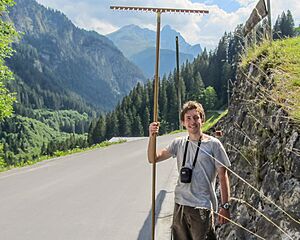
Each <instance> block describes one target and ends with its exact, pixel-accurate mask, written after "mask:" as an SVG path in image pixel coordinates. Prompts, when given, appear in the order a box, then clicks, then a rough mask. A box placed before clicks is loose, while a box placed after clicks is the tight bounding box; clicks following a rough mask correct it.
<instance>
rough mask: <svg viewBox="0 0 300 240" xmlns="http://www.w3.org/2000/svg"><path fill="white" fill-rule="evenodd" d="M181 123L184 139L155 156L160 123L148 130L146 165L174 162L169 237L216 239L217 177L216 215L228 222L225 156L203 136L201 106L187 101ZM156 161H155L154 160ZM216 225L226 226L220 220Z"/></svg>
mask: <svg viewBox="0 0 300 240" xmlns="http://www.w3.org/2000/svg"><path fill="white" fill-rule="evenodd" d="M181 121H182V124H183V126H184V127H185V128H186V130H187V132H188V136H187V137H182V138H176V139H174V140H173V141H172V142H171V144H170V145H168V146H167V147H166V148H164V149H162V150H160V151H158V152H157V153H156V157H155V154H154V148H153V146H154V144H153V140H154V137H153V136H154V135H155V134H157V133H158V130H159V123H157V122H153V123H151V124H150V126H149V145H148V161H149V162H150V163H153V162H154V161H156V162H160V161H163V160H166V159H168V158H170V157H176V158H177V167H178V171H179V178H178V181H177V185H176V187H175V209H174V213H173V224H172V234H173V239H174V240H204V239H211V240H212V239H216V236H215V233H214V226H213V212H212V211H217V209H218V206H217V198H216V192H215V183H216V176H217V175H218V178H219V181H220V186H221V187H220V189H221V205H220V208H219V214H220V215H222V216H224V217H226V218H230V213H229V207H230V205H229V198H230V189H229V179H228V175H227V169H226V168H225V167H224V166H226V167H228V166H230V161H229V159H228V156H227V154H226V152H225V150H224V147H223V146H222V144H221V142H220V141H219V140H218V139H217V138H214V137H212V136H209V135H207V134H203V133H202V130H201V127H202V124H203V123H204V121H205V114H204V110H203V107H202V105H201V104H200V103H198V102H195V101H189V102H187V103H185V104H184V105H183V109H182V111H181ZM154 158H155V159H154ZM218 220H219V223H220V224H224V223H226V222H227V220H226V219H225V218H222V217H220V216H219V219H218Z"/></svg>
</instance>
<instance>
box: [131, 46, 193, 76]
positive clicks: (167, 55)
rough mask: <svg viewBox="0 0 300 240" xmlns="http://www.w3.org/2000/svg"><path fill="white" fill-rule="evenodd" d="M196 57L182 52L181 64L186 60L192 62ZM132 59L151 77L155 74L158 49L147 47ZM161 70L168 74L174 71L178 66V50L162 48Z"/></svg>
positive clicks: (161, 73)
mask: <svg viewBox="0 0 300 240" xmlns="http://www.w3.org/2000/svg"><path fill="white" fill-rule="evenodd" d="M193 59H194V57H193V55H191V54H185V53H180V55H179V64H180V65H181V64H183V63H184V62H185V61H186V60H189V61H190V62H191V61H193ZM131 60H132V61H133V62H134V63H135V64H136V65H137V66H138V67H140V68H141V69H143V71H144V74H145V75H146V76H147V77H149V78H151V77H153V76H154V67H155V61H156V50H155V48H154V47H152V48H147V49H145V50H143V51H141V52H139V53H137V54H135V55H133V56H131ZM159 62H160V64H159V71H160V75H161V76H162V75H163V74H168V73H170V72H173V70H174V68H175V67H176V52H175V51H172V50H168V49H161V50H160V59H159Z"/></svg>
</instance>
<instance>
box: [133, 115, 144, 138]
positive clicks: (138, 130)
mask: <svg viewBox="0 0 300 240" xmlns="http://www.w3.org/2000/svg"><path fill="white" fill-rule="evenodd" d="M132 135H133V136H134V137H140V136H143V135H144V130H143V126H142V123H141V118H140V116H136V117H135V118H134V121H133V125H132Z"/></svg>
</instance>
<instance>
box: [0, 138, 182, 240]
mask: <svg viewBox="0 0 300 240" xmlns="http://www.w3.org/2000/svg"><path fill="white" fill-rule="evenodd" d="M174 137H176V135H171V136H162V137H158V140H157V148H160V147H161V146H166V145H167V143H168V142H170V140H171V139H173V138H174ZM147 144H148V140H147V139H142V140H136V141H132V142H127V143H123V144H118V145H113V146H109V147H107V148H103V149H97V150H92V151H89V152H85V153H79V154H74V155H70V156H65V157H60V158H56V159H52V160H47V161H44V162H41V163H38V164H36V165H34V166H30V167H25V168H21V169H13V170H10V171H8V172H5V173H0V239H1V240H68V239H70V240H77V239H78V240H94V239H97V240H99V239H101V240H102V239H103V240H115V239H118V240H119V239H124V240H129V239H138V240H148V239H151V182H152V180H151V176H152V173H151V172H152V165H151V164H149V163H148V161H147V156H146V147H147ZM175 181H176V166H175V160H174V159H170V160H168V161H165V162H162V163H159V164H157V186H156V194H157V197H156V199H157V200H156V213H157V219H156V239H159V240H164V239H170V224H171V220H172V217H171V215H172V210H173V190H174V184H175Z"/></svg>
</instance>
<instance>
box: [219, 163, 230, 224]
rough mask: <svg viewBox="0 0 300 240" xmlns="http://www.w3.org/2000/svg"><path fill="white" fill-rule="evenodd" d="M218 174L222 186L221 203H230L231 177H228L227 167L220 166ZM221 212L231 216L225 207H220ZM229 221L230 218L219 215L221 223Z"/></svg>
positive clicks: (225, 215)
mask: <svg viewBox="0 0 300 240" xmlns="http://www.w3.org/2000/svg"><path fill="white" fill-rule="evenodd" d="M218 176H219V181H220V188H221V204H222V205H224V203H229V200H230V187H229V178H228V173H227V169H226V168H225V167H219V168H218ZM219 214H220V215H222V216H224V217H226V218H230V212H229V209H224V208H222V207H221V208H220V209H219ZM227 222H228V220H226V219H225V218H222V217H221V216H219V223H220V224H224V223H227Z"/></svg>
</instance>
